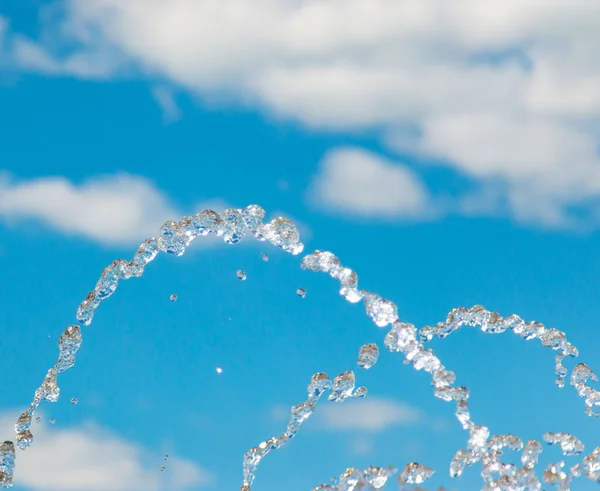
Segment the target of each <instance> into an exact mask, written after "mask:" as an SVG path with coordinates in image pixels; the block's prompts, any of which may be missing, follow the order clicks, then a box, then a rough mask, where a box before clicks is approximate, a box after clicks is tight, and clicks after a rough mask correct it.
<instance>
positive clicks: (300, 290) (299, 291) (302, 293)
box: [296, 288, 306, 298]
mask: <svg viewBox="0 0 600 491" xmlns="http://www.w3.org/2000/svg"><path fill="white" fill-rule="evenodd" d="M296 294H297V295H298V296H299V297H300V298H304V297H306V290H305V289H304V288H298V289H297V290H296Z"/></svg>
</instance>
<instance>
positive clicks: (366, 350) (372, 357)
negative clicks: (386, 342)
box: [358, 343, 379, 370]
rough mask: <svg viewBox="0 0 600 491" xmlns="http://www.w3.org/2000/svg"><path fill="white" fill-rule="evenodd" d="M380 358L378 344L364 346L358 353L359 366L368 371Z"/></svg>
mask: <svg viewBox="0 0 600 491" xmlns="http://www.w3.org/2000/svg"><path fill="white" fill-rule="evenodd" d="M378 357H379V348H378V346H377V345H376V344H374V343H371V344H364V345H363V346H361V347H360V350H359V352H358V366H359V367H361V368H364V369H365V370H368V369H369V368H371V367H372V366H373V365H375V363H377V358H378Z"/></svg>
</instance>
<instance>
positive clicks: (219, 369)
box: [216, 367, 223, 375]
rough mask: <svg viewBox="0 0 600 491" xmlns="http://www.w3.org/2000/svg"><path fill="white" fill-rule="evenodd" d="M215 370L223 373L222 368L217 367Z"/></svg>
mask: <svg viewBox="0 0 600 491" xmlns="http://www.w3.org/2000/svg"><path fill="white" fill-rule="evenodd" d="M216 370H217V373H218V374H219V375H220V374H222V373H223V369H222V368H221V367H217V368H216Z"/></svg>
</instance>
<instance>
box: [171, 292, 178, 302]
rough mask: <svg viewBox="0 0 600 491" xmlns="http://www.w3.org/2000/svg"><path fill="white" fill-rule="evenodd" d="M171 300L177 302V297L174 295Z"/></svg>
mask: <svg viewBox="0 0 600 491" xmlns="http://www.w3.org/2000/svg"><path fill="white" fill-rule="evenodd" d="M169 300H171V302H177V295H175V294H174V293H173V295H171V296H170V297H169Z"/></svg>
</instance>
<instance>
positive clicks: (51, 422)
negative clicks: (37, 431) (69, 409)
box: [48, 418, 56, 425]
mask: <svg viewBox="0 0 600 491" xmlns="http://www.w3.org/2000/svg"><path fill="white" fill-rule="evenodd" d="M48 422H49V423H50V424H51V425H53V424H54V423H56V420H55V419H54V418H50V419H49V420H48Z"/></svg>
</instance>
